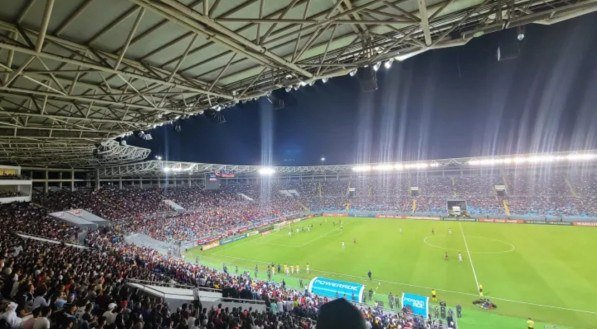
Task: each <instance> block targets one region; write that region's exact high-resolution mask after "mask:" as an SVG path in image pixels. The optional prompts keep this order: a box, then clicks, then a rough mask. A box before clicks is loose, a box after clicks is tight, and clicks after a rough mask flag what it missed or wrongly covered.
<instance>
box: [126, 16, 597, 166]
mask: <svg viewBox="0 0 597 329" xmlns="http://www.w3.org/2000/svg"><path fill="white" fill-rule="evenodd" d="M596 21H597V14H591V15H586V16H583V17H580V18H577V19H574V20H570V21H566V22H562V23H559V24H556V25H553V26H540V25H529V26H527V27H526V32H525V38H524V40H523V41H522V42H517V44H518V46H519V47H520V52H519V55H518V57H517V58H516V59H512V60H509V61H503V62H497V60H496V54H495V53H496V47H497V45H498V43H499V42H503V40H508V41H510V40H514V41H515V40H516V31H515V30H507V31H503V32H500V33H495V34H491V35H487V36H484V37H481V38H476V39H473V40H472V41H471V42H469V43H468V44H467V45H465V46H463V47H457V48H449V49H442V50H433V51H429V52H427V53H424V54H421V55H418V56H416V57H413V58H411V59H409V60H406V61H404V62H402V63H396V62H395V63H394V65H393V66H392V68H391V69H390V70H385V69H384V68H383V67H382V68H381V69H380V70H379V72H378V85H379V89H378V90H377V91H375V92H372V93H364V92H361V91H360V88H359V84H358V80H357V78H356V77H349V76H345V77H339V78H335V79H331V80H330V81H328V83H327V84H322V83H321V82H318V83H316V84H315V85H314V86H312V87H309V86H307V87H303V88H301V89H299V90H298V91H292V92H290V93H286V92H285V91H283V90H279V91H277V92H276V93H275V94H276V95H278V96H279V97H282V98H284V100H285V102H286V107H285V108H284V109H281V110H272V109H271V105H270V103H269V102H268V101H267V100H266V99H265V98H262V99H260V100H259V101H256V102H250V103H246V104H239V105H238V106H236V107H234V108H230V109H226V110H223V111H222V112H221V113H222V114H223V115H224V116H225V118H226V121H227V122H226V123H224V124H216V123H214V122H213V121H211V120H209V119H208V118H206V117H205V116H197V117H193V118H191V119H187V120H183V121H181V122H180V123H181V126H182V131H181V132H180V133H177V132H175V131H174V129H173V127H172V126H164V127H161V128H158V129H156V130H154V131H151V133H152V135H153V137H154V140H153V141H150V142H146V141H141V140H140V139H139V138H136V137H129V139H128V142H129V144H133V145H138V146H142V147H148V148H151V149H152V151H153V154H152V157H153V156H155V155H162V156H163V157H164V158H165V159H169V160H179V161H196V162H209V163H230V164H260V163H262V162H263V163H265V162H269V161H268V160H267V159H271V163H272V164H274V165H303V164H318V163H319V159H320V157H321V156H322V155H323V156H325V157H326V163H327V164H345V163H356V162H381V161H400V160H418V159H437V158H450V157H462V156H478V155H491V154H508V153H527V152H546V151H555V150H562V151H565V150H579V149H591V148H593V149H594V148H597V55H596V54H597V25H596V24H595V22H596ZM268 127H271V128H268ZM262 159H264V160H263V161H262Z"/></svg>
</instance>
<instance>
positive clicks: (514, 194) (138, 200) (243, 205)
mask: <svg viewBox="0 0 597 329" xmlns="http://www.w3.org/2000/svg"><path fill="white" fill-rule="evenodd" d="M489 177H490V178H488V179H483V178H479V177H467V176H457V177H450V176H440V175H437V176H429V177H424V176H421V177H409V176H406V177H401V178H400V177H399V178H397V177H392V178H389V179H388V180H385V181H384V180H371V181H368V180H364V179H357V180H355V181H351V180H349V179H339V180H329V181H315V180H309V181H304V182H302V181H300V180H286V181H282V182H275V183H271V184H269V185H268V186H263V185H260V184H257V183H247V182H243V183H238V184H236V183H230V182H229V183H227V184H226V185H225V186H224V187H223V188H222V189H221V190H219V191H206V190H202V189H198V188H193V187H177V188H171V189H167V190H163V189H157V188H146V189H141V188H127V189H122V190H120V189H114V188H106V189H100V190H99V191H91V190H82V191H76V192H66V191H59V192H53V193H50V194H48V195H41V196H37V197H36V202H37V203H38V204H39V205H35V204H32V203H10V204H4V205H0V234H1V235H2V237H3V238H2V240H0V298H1V300H2V305H1V306H0V321H3V323H4V325H5V326H8V328H11V329H21V328H22V329H31V328H35V329H46V328H50V327H52V328H54V327H57V328H73V329H89V328H102V329H103V328H110V329H112V328H118V329H121V328H126V329H132V328H134V329H142V328H144V327H147V328H166V327H167V328H180V329H185V328H189V329H195V328H197V329H199V328H311V327H313V323H314V320H315V319H316V318H317V314H318V310H319V309H320V307H321V305H323V304H325V303H326V302H328V300H327V299H326V298H321V297H318V296H315V295H311V294H309V293H307V292H304V291H300V290H293V289H288V288H287V287H286V286H285V283H283V282H280V283H274V282H269V281H261V280H256V279H255V278H253V277H251V275H250V274H249V273H234V274H232V273H229V272H227V271H226V272H225V271H218V270H215V269H212V268H208V267H205V266H201V265H197V264H190V263H188V262H186V261H184V260H182V259H179V258H176V257H169V256H165V255H162V254H159V253H158V252H157V251H155V250H153V249H151V248H142V247H138V246H134V245H130V244H127V243H126V242H125V240H124V235H125V234H126V233H129V232H144V233H146V234H148V235H151V236H153V237H155V238H157V239H160V240H168V239H174V240H199V239H207V240H209V239H216V238H220V237H222V236H225V235H229V234H234V233H235V232H239V231H241V230H243V229H246V228H250V227H253V226H257V225H260V224H263V223H266V222H268V221H275V220H278V219H279V218H283V217H284V216H287V215H291V214H297V213H300V212H303V211H305V209H306V208H310V209H311V210H316V211H324V210H327V209H329V210H345V209H347V208H350V209H362V210H368V211H398V212H407V213H408V212H413V211H414V212H415V213H417V212H420V213H422V212H444V211H445V202H446V200H449V199H464V200H466V201H467V202H468V204H469V207H470V209H474V211H475V212H478V213H489V214H491V213H499V211H500V210H501V207H502V205H503V201H504V200H507V201H508V203H509V206H510V208H511V210H512V211H513V212H517V213H525V214H546V215H562V214H564V215H574V216H580V215H593V216H594V215H595V214H597V209H595V207H596V205H597V202H595V201H596V200H595V195H594V191H595V190H596V188H597V179H596V177H595V176H588V177H580V178H579V177H567V176H564V175H554V176H552V177H534V176H515V175H504V176H495V175H494V176H489ZM495 184H504V185H505V186H506V193H505V194H504V195H497V194H496V192H495V189H494V185H495ZM413 186H417V187H419V190H418V191H417V193H413V191H411V187H413ZM280 191H286V192H285V193H281V192H280ZM288 191H291V192H288ZM292 191H294V192H296V193H294V192H292ZM164 200H172V201H174V202H176V203H178V204H179V205H181V206H183V207H184V208H185V210H184V211H183V212H175V211H174V210H173V209H171V208H170V207H169V206H168V205H167V204H166V203H165V202H164ZM72 208H84V209H88V210H90V211H91V212H93V213H95V214H97V215H99V216H102V217H105V218H107V219H109V220H111V221H112V222H113V223H114V224H115V225H114V226H113V227H110V228H102V229H100V230H97V231H94V232H90V233H89V234H88V235H87V236H86V239H85V244H86V245H87V246H88V247H89V248H88V249H80V248H76V247H70V246H67V245H65V244H59V245H52V247H48V245H47V244H46V243H44V242H41V241H36V240H31V239H25V238H22V237H20V236H19V235H17V234H16V233H18V232H21V233H24V234H29V235H36V236H43V237H47V238H50V239H55V240H59V241H63V242H69V241H75V240H76V239H77V237H78V235H79V233H80V232H79V230H78V229H76V228H75V227H72V226H69V225H68V224H65V223H64V222H60V221H57V220H54V219H52V218H51V217H50V216H49V215H48V213H49V212H51V211H61V210H67V209H72ZM129 278H137V279H143V280H149V281H171V280H172V281H176V282H179V283H186V284H191V285H198V286H203V287H209V288H215V289H225V290H226V291H231V292H232V295H233V296H239V297H243V298H252V299H260V300H263V301H265V303H266V305H267V311H265V312H258V311H254V310H251V309H226V308H218V307H214V308H210V309H207V308H203V307H202V306H201V305H199V304H193V305H190V304H189V305H186V306H184V307H182V308H180V309H177V310H169V309H168V308H167V305H165V303H164V301H163V300H160V299H159V298H154V297H149V296H147V295H144V294H142V293H140V292H138V291H136V290H134V289H131V288H129V287H128V286H126V285H125V284H124V283H125V281H126V279H129ZM361 313H362V316H363V318H364V320H365V321H366V323H367V326H368V327H370V328H435V327H436V326H438V324H437V323H432V322H426V321H418V320H416V318H415V317H412V316H409V315H408V312H398V313H386V312H383V311H380V310H377V309H373V308H368V307H365V308H363V309H361Z"/></svg>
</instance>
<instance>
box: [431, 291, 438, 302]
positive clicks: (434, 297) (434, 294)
mask: <svg viewBox="0 0 597 329" xmlns="http://www.w3.org/2000/svg"><path fill="white" fill-rule="evenodd" d="M431 301H433V302H436V301H437V291H435V289H431Z"/></svg>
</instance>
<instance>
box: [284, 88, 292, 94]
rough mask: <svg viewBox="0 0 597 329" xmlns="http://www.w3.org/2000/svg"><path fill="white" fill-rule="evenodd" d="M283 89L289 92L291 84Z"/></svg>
mask: <svg viewBox="0 0 597 329" xmlns="http://www.w3.org/2000/svg"><path fill="white" fill-rule="evenodd" d="M284 90H286V92H287V93H289V92H290V91H291V90H292V86H286V88H284Z"/></svg>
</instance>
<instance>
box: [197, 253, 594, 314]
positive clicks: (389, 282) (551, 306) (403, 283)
mask: <svg viewBox="0 0 597 329" xmlns="http://www.w3.org/2000/svg"><path fill="white" fill-rule="evenodd" d="M216 255H217V256H220V257H225V258H230V259H238V260H244V261H250V262H255V263H260V264H271V262H264V261H261V260H257V259H250V258H243V257H234V256H227V255H221V254H218V253H217V252H216V253H213V254H212V256H211V257H213V256H216ZM203 257H206V256H203ZM207 257H208V258H209V257H210V256H207ZM310 272H317V273H322V274H332V275H337V276H343V277H348V278H355V279H362V280H363V281H368V279H367V277H366V276H358V275H352V274H345V273H339V272H330V271H323V270H316V269H311V271H310ZM373 281H378V282H383V283H388V284H393V285H400V286H407V287H413V288H420V289H426V290H431V289H432V288H433V287H428V286H421V285H416V284H411V283H405V282H399V281H388V280H380V279H375V280H373ZM436 290H437V291H443V292H447V293H452V294H459V295H465V296H471V297H478V296H479V295H478V294H471V293H470V292H463V291H457V290H449V289H439V288H436ZM491 299H495V300H501V301H504V302H509V303H516V304H524V305H531V306H537V307H544V308H552V309H558V310H564V311H569V312H578V313H587V314H592V315H597V311H588V310H579V309H575V308H567V307H561V306H556V305H547V304H537V303H531V302H525V301H522V300H515V299H507V298H501V297H494V296H491Z"/></svg>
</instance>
